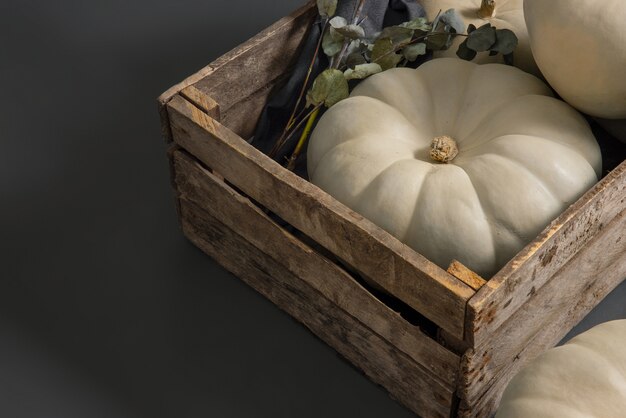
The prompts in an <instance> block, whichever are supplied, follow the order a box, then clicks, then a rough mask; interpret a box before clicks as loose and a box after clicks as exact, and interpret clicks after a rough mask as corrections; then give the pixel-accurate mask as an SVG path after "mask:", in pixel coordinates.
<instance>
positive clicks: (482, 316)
mask: <svg viewBox="0 0 626 418" xmlns="http://www.w3.org/2000/svg"><path fill="white" fill-rule="evenodd" d="M625 208H626V161H625V162H623V163H622V164H621V165H620V166H618V167H617V168H616V169H615V170H613V171H612V172H611V173H610V174H608V175H607V176H606V177H605V178H603V179H602V180H601V181H600V182H599V183H598V184H596V185H595V186H594V187H593V188H592V189H591V190H589V191H588V192H587V193H586V194H585V195H584V196H583V197H582V198H580V199H579V200H578V201H577V202H576V203H574V204H573V205H572V206H570V207H569V208H568V209H567V210H566V211H565V212H564V213H563V214H562V215H561V216H559V217H558V218H557V219H556V220H555V221H553V222H552V223H551V224H550V225H549V226H548V227H547V228H546V229H545V230H544V231H543V232H542V233H541V234H540V235H539V237H538V238H537V239H536V240H534V241H533V242H532V243H530V244H529V245H528V246H526V248H524V249H523V250H522V251H521V252H520V253H519V254H518V255H517V256H515V258H514V259H513V260H511V261H510V262H509V263H508V264H507V265H506V266H505V267H504V268H503V269H502V270H501V271H500V272H499V273H498V274H496V275H495V276H494V277H493V278H492V279H491V280H489V281H488V282H487V283H486V284H485V285H484V286H483V287H482V288H481V289H480V290H479V291H478V292H477V293H476V295H475V296H474V297H473V298H472V299H471V300H470V301H469V303H468V314H467V324H466V331H467V336H466V339H467V340H468V341H469V342H470V343H471V344H472V345H473V346H475V347H476V346H480V345H482V344H484V343H486V342H487V341H488V340H490V339H491V338H492V336H493V335H494V334H495V331H496V330H497V329H498V328H499V327H500V326H501V325H502V324H503V323H504V322H505V321H506V320H508V318H510V317H512V316H513V314H514V312H515V311H516V310H517V309H519V308H520V307H521V306H522V305H524V303H526V301H527V300H528V298H529V297H530V296H531V295H532V294H533V292H536V291H538V290H539V289H541V287H542V286H544V285H545V283H546V282H548V281H549V280H550V278H551V277H552V276H553V275H554V274H555V273H556V272H557V271H558V270H559V269H560V268H561V267H562V266H563V265H565V264H566V263H567V262H568V260H570V259H571V258H572V257H574V256H575V255H576V254H577V253H578V252H579V251H580V250H581V249H583V248H585V247H586V246H587V245H588V243H589V241H590V240H591V239H593V237H594V236H595V235H596V234H597V233H598V232H599V231H600V230H601V229H602V228H603V227H604V226H606V225H607V224H608V223H609V222H610V221H611V220H612V219H613V218H614V217H615V216H616V215H617V214H618V213H619V212H620V211H622V210H624V209H625Z"/></svg>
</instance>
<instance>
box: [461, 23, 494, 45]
mask: <svg viewBox="0 0 626 418" xmlns="http://www.w3.org/2000/svg"><path fill="white" fill-rule="evenodd" d="M495 42H496V28H494V27H493V26H491V25H490V24H489V23H486V24H484V25H483V26H481V27H479V28H478V29H476V30H475V31H473V32H472V33H470V34H469V35H468V36H467V47H468V48H469V49H473V50H474V51H476V52H483V51H488V50H489V49H490V48H491V46H492V45H493V44H494V43H495Z"/></svg>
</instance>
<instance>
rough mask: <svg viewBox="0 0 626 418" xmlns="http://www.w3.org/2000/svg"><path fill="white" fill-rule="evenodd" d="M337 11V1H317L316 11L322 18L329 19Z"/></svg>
mask: <svg viewBox="0 0 626 418" xmlns="http://www.w3.org/2000/svg"><path fill="white" fill-rule="evenodd" d="M336 10H337V0H317V11H318V12H319V14H320V16H322V17H331V16H333V15H334V14H335V11H336Z"/></svg>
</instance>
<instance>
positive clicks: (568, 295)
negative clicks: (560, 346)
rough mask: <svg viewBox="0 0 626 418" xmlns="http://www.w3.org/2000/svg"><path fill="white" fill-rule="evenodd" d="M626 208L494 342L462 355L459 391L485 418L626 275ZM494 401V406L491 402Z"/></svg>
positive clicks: (534, 296)
mask: <svg viewBox="0 0 626 418" xmlns="http://www.w3.org/2000/svg"><path fill="white" fill-rule="evenodd" d="M625 231H626V210H625V211H622V212H621V213H620V214H618V215H617V216H616V217H615V218H614V219H613V220H612V221H611V222H610V223H609V224H607V225H604V226H603V227H602V229H601V231H600V232H599V233H598V234H596V236H595V237H594V238H593V239H592V240H591V241H589V242H588V243H587V245H585V247H584V248H583V249H582V250H581V251H580V252H579V253H578V254H577V255H576V256H575V257H573V258H571V259H570V260H569V261H568V262H567V264H566V265H565V266H564V267H562V268H561V269H560V270H559V271H558V272H557V273H556V274H555V275H554V277H552V278H551V280H550V281H549V282H548V283H547V284H546V285H544V286H543V287H542V288H541V289H539V290H537V291H536V292H535V293H534V294H532V295H528V301H527V303H526V304H524V305H523V307H522V308H521V309H519V310H518V311H516V312H515V313H514V314H513V315H512V316H511V317H510V318H509V319H508V321H506V322H505V323H504V324H503V326H502V327H501V328H500V329H498V330H497V331H496V332H494V334H493V335H491V338H490V340H489V341H488V342H487V343H486V344H484V345H483V346H480V347H478V348H475V349H473V350H470V351H468V353H466V355H465V356H464V357H463V365H462V372H461V376H460V381H459V395H460V396H461V398H462V399H463V400H464V404H465V405H471V406H472V408H471V409H472V411H473V412H472V414H469V412H468V413H467V414H468V415H467V416H472V417H481V416H487V415H482V413H483V412H481V411H484V410H486V409H490V408H492V407H493V406H494V405H497V402H498V400H499V397H500V396H501V393H502V391H503V390H504V388H505V387H506V384H507V383H508V382H509V380H510V379H511V378H512V377H513V376H514V375H515V373H517V371H519V369H520V368H521V367H522V366H523V365H524V364H526V363H527V362H528V361H530V360H532V359H534V358H535V357H536V356H538V355H539V354H541V353H542V352H544V351H545V350H547V349H548V348H551V347H553V346H554V345H556V344H557V343H558V342H559V341H560V340H561V339H562V338H563V337H564V336H565V335H566V334H567V333H568V332H569V331H570V330H571V329H572V328H573V327H574V326H575V325H576V324H577V323H578V322H579V321H580V320H582V319H583V318H584V317H585V315H586V314H587V313H588V312H589V311H591V310H592V309H593V308H594V307H595V306H596V305H597V304H598V303H599V302H600V301H601V300H602V299H603V298H604V297H605V296H606V295H608V294H609V293H610V292H611V291H612V290H613V289H614V288H615V287H617V286H618V285H619V284H620V283H621V282H622V281H623V280H624V278H625V277H626V236H625V233H624V232H625ZM489 405H491V406H489Z"/></svg>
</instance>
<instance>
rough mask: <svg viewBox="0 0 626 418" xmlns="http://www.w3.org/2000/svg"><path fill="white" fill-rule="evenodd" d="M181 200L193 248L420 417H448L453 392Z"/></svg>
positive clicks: (283, 268) (221, 225)
mask: <svg viewBox="0 0 626 418" xmlns="http://www.w3.org/2000/svg"><path fill="white" fill-rule="evenodd" d="M181 202H182V203H181V208H182V224H183V231H184V232H185V234H186V236H187V237H188V238H189V239H190V240H191V241H192V242H193V243H194V244H195V245H197V246H198V247H199V248H200V249H202V250H203V251H204V252H206V253H207V254H209V255H210V256H211V257H213V258H214V259H215V260H216V261H217V262H218V263H220V264H221V265H222V266H223V267H224V268H226V269H227V270H229V271H231V272H232V273H233V274H235V275H236V276H238V277H239V278H241V279H242V280H244V281H245V282H247V283H248V284H249V285H250V286H252V287H253V288H255V289H256V290H257V291H259V292H260V293H261V294H263V295H264V296H265V297H267V298H268V299H270V300H271V301H272V302H273V303H274V304H276V305H277V306H278V307H280V308H281V309H283V310H285V311H286V312H287V313H288V314H290V315H291V316H293V317H294V318H297V319H298V320H299V321H301V322H302V323H303V324H304V325H305V326H307V327H308V328H309V329H310V330H311V331H313V333H315V334H316V335H317V336H319V337H320V338H321V339H322V340H324V341H325V342H326V343H327V344H329V345H330V346H332V347H334V348H335V349H336V350H337V351H338V352H339V353H340V354H341V355H343V356H344V357H345V358H346V359H348V360H349V361H350V362H352V363H353V364H355V365H356V366H357V367H359V368H360V369H362V370H363V371H364V372H365V374H366V375H367V376H368V377H369V378H370V379H371V380H373V381H374V382H375V383H378V384H380V385H381V386H383V387H384V388H385V389H387V390H388V391H389V392H390V393H391V394H392V396H393V397H394V398H395V399H396V400H398V401H399V402H400V403H402V404H404V405H405V406H406V407H408V408H409V409H411V410H412V411H414V412H416V413H417V414H419V415H421V416H423V417H425V418H427V417H436V418H448V417H449V413H450V408H451V405H452V399H453V392H452V391H449V390H446V389H444V388H443V387H442V386H441V385H439V384H438V383H437V382H435V381H432V380H430V375H428V374H426V373H424V369H423V368H421V367H420V366H419V365H417V364H416V363H415V362H414V361H413V360H412V359H411V358H410V357H409V356H407V355H406V354H405V353H403V352H401V351H400V350H398V349H397V348H396V347H395V346H394V345H393V344H390V343H389V342H387V341H386V340H384V339H383V338H381V337H380V336H378V335H377V334H375V333H372V332H371V329H370V328H369V327H367V326H364V325H363V324H362V323H361V322H360V321H357V320H356V319H355V318H353V317H352V316H350V315H348V314H346V313H345V312H344V311H343V310H341V309H339V308H338V307H337V306H336V305H335V303H334V302H332V301H330V300H328V299H327V298H326V297H324V296H323V295H322V294H320V293H319V292H318V291H316V290H315V289H313V288H312V287H311V286H310V285H309V284H307V283H306V282H304V281H303V280H301V279H299V278H298V277H297V276H295V275H294V274H293V273H291V272H289V271H288V270H287V269H286V268H285V267H283V266H282V265H280V264H279V263H278V262H276V261H275V260H273V259H272V258H270V257H268V256H266V255H264V254H263V253H262V252H260V251H259V250H258V249H257V248H256V247H254V246H252V245H251V244H250V243H249V242H248V241H247V240H246V239H244V238H243V237H241V236H240V235H238V234H237V233H236V232H234V231H233V230H232V229H230V228H228V227H226V226H225V225H224V224H222V223H221V222H219V221H218V220H217V219H215V218H214V217H212V216H211V215H209V214H208V213H207V212H205V211H204V210H203V209H202V208H200V207H198V206H197V205H195V204H194V203H191V202H189V201H187V200H185V199H182V200H181Z"/></svg>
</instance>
